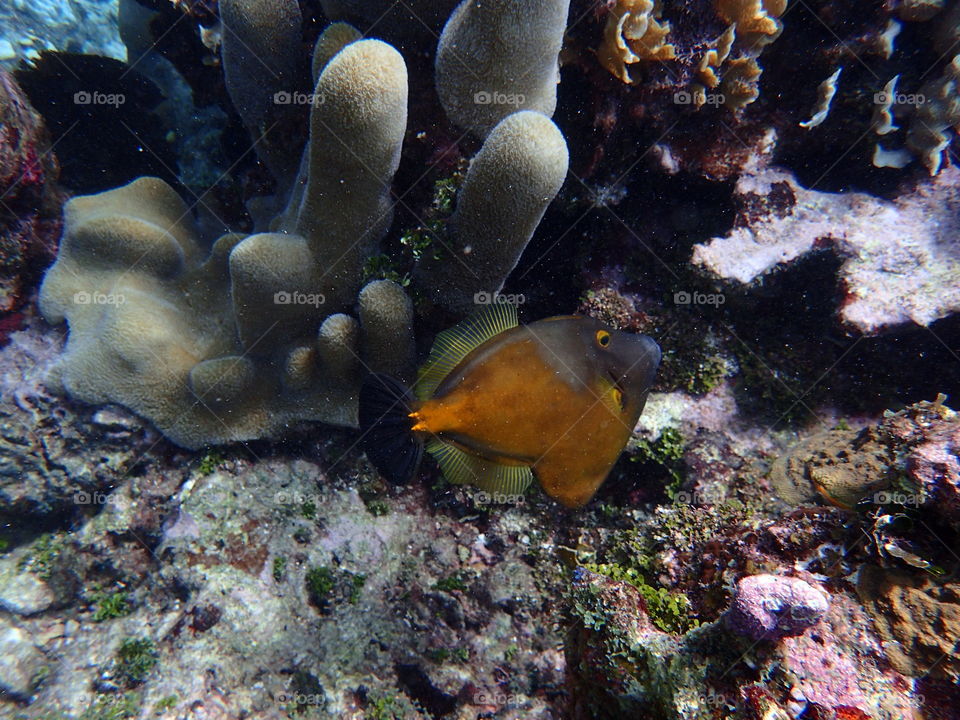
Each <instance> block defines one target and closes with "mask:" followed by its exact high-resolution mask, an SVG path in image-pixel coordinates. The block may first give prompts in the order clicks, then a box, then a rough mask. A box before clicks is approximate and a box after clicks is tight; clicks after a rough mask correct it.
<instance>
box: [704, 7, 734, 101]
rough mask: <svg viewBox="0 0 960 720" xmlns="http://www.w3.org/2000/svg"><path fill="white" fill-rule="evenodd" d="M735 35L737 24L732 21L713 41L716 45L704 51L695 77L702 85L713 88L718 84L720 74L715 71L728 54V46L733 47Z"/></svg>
mask: <svg viewBox="0 0 960 720" xmlns="http://www.w3.org/2000/svg"><path fill="white" fill-rule="evenodd" d="M736 36H737V26H736V23H733V24H731V25H730V27H728V28H727V29H726V30H724V32H723V35H721V36H720V37H718V38H717V39H716V40H715V41H714V45H715V46H716V47H712V48H710V49H709V50H707V52H706V53H704V55H703V57H702V58H701V59H700V64H699V65H697V79H698V80H699V81H700V82H701V83H702V84H703V85H704V87H708V88H711V89H712V88H715V87H717V85H719V84H720V76H719V75H717V71H718V70H719V69H720V66H721V65H723V63H724V61H725V60H726V59H727V57H729V55H730V48H732V47H733V41H734V39H735V38H736Z"/></svg>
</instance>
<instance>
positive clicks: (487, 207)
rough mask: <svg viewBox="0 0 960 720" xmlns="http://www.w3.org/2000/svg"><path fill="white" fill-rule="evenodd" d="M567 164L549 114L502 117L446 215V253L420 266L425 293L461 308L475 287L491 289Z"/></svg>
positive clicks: (536, 220)
mask: <svg viewBox="0 0 960 720" xmlns="http://www.w3.org/2000/svg"><path fill="white" fill-rule="evenodd" d="M567 164H568V155H567V144H566V142H565V141H564V139H563V135H562V134H561V133H560V130H558V129H557V126H556V125H554V124H553V122H552V121H551V120H550V119H549V118H547V117H544V116H543V115H541V114H540V113H536V112H532V111H530V110H525V111H522V112H518V113H514V114H513V115H510V116H509V117H507V118H506V119H504V120H502V121H501V122H500V123H499V124H498V125H497V126H496V127H495V128H494V129H493V131H492V132H491V133H490V135H489V136H488V137H487V140H486V142H484V144H483V148H482V149H481V150H480V153H479V154H478V155H477V156H476V157H475V158H474V159H473V161H472V162H471V164H470V169H469V171H468V172H467V178H466V182H465V183H464V187H463V190H462V191H461V193H460V197H459V199H458V202H457V209H456V212H455V213H454V216H453V217H452V218H451V220H450V227H451V233H452V234H451V239H452V247H451V248H450V252H449V253H448V254H447V255H446V256H443V257H441V258H439V259H433V258H427V259H426V260H425V261H424V263H423V264H422V265H421V266H420V267H419V268H418V271H417V278H416V279H417V281H418V284H420V285H421V286H422V287H423V288H424V289H425V291H426V293H427V294H428V296H429V297H430V298H431V299H432V300H433V301H434V302H436V303H437V304H439V305H441V306H443V307H446V308H448V309H450V310H453V311H455V312H466V311H468V310H469V309H471V308H472V307H473V305H474V303H475V296H476V295H477V294H490V295H493V294H496V293H497V292H498V291H499V290H500V289H501V287H502V286H503V282H504V280H506V278H507V275H509V274H510V271H511V270H513V268H514V267H515V266H516V264H517V261H518V260H519V259H520V254H521V253H522V252H523V249H524V248H525V247H526V245H527V243H528V242H529V240H530V237H531V236H532V235H533V231H534V230H535V229H536V227H537V225H538V224H539V222H540V219H541V218H542V217H543V213H544V211H545V210H546V209H547V205H549V204H550V201H551V200H553V198H554V196H556V194H557V192H558V191H559V190H560V186H561V185H562V184H563V180H564V178H565V177H566V174H567ZM450 255H452V257H451V256H450Z"/></svg>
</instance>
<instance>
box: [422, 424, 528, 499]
mask: <svg viewBox="0 0 960 720" xmlns="http://www.w3.org/2000/svg"><path fill="white" fill-rule="evenodd" d="M426 449H427V452H428V453H430V454H431V455H433V457H434V458H435V459H436V461H437V464H438V465H440V470H441V471H442V472H443V476H444V477H445V478H446V479H447V480H448V481H449V482H451V483H453V484H455V485H474V486H476V487H478V488H480V489H481V490H484V491H486V492H488V493H502V494H504V495H520V494H521V493H523V492H524V491H525V490H526V489H527V487H528V486H529V485H530V483H531V482H533V472H532V471H531V470H530V467H529V466H527V465H504V464H502V463H498V462H495V461H492V460H487V459H485V458H481V457H478V456H477V455H474V454H472V453H470V452H467V451H466V450H463V449H461V448H459V447H457V446H456V445H453V444H451V443H447V442H443V441H442V440H438V439H436V438H434V439H432V440H429V441H428V442H427V448H426Z"/></svg>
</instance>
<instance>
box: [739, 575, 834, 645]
mask: <svg viewBox="0 0 960 720" xmlns="http://www.w3.org/2000/svg"><path fill="white" fill-rule="evenodd" d="M829 607H830V601H829V600H828V599H827V596H826V595H825V594H824V593H823V592H822V591H820V590H818V589H817V588H815V587H813V586H812V585H811V584H810V583H808V582H806V581H804V580H800V579H799V578H791V577H780V576H777V575H751V576H749V577H745V578H743V579H742V580H740V582H738V583H737V592H736V595H735V597H734V600H733V604H732V605H731V607H730V609H729V610H728V611H727V615H726V619H727V623H728V625H729V626H730V628H731V629H732V630H733V631H734V632H736V633H738V634H740V635H747V636H748V637H751V638H753V639H754V640H761V639H764V640H777V639H779V638H783V637H788V636H793V635H800V634H802V633H803V632H805V631H806V630H807V629H808V628H810V627H812V626H813V625H815V624H816V623H817V622H818V621H819V620H820V618H822V617H823V615H824V614H825V613H826V612H827V610H828V609H829Z"/></svg>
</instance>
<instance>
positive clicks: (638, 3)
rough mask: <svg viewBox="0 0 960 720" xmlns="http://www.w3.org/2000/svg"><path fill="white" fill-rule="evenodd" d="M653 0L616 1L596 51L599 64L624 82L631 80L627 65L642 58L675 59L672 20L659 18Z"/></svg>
mask: <svg viewBox="0 0 960 720" xmlns="http://www.w3.org/2000/svg"><path fill="white" fill-rule="evenodd" d="M660 13H661V7H660V5H659V3H657V2H655V1H654V0H617V4H616V5H615V6H614V7H613V8H612V9H611V10H610V13H609V14H608V15H607V25H606V27H605V28H604V31H603V43H601V45H600V48H599V49H598V50H597V55H598V57H599V58H600V63H601V64H602V65H603V66H604V67H605V68H606V69H607V70H609V71H610V72H611V73H612V74H613V75H615V76H616V77H618V78H620V80H622V81H623V82H625V83H632V82H633V80H632V79H631V78H630V73H629V71H628V70H627V65H632V64H633V63H637V62H640V61H641V60H672V59H674V58H675V57H676V52H675V50H674V47H673V45H671V44H670V43H668V42H666V38H667V35H668V34H669V33H670V23H668V22H666V21H661V20H660Z"/></svg>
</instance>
